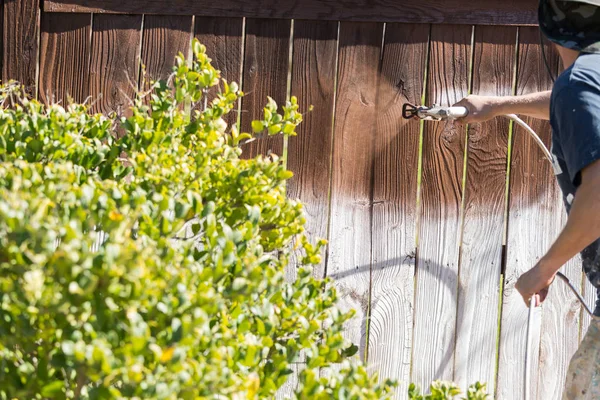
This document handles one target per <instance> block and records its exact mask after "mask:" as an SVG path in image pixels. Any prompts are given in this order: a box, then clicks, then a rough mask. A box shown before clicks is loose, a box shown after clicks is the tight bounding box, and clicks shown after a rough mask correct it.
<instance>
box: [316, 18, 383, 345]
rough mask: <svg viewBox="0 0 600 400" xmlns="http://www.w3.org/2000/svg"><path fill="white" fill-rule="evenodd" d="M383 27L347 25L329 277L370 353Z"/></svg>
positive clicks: (352, 333) (352, 330) (355, 335)
mask: <svg viewBox="0 0 600 400" xmlns="http://www.w3.org/2000/svg"><path fill="white" fill-rule="evenodd" d="M382 34H383V24H376V23H342V24H341V25H340V36H339V41H340V43H339V64H338V65H339V68H338V86H337V100H336V116H335V139H334V143H333V182H332V194H331V196H332V200H331V228H330V245H329V250H328V251H329V258H328V266H327V274H328V276H329V277H331V278H333V279H335V285H336V287H337V289H338V293H339V297H340V303H339V307H340V308H341V309H342V310H343V311H348V310H349V309H355V310H356V315H355V317H354V318H353V319H352V320H351V321H350V322H349V323H348V325H347V330H346V337H347V338H348V339H349V340H351V341H352V342H353V343H355V344H357V345H360V354H361V355H364V354H365V353H366V343H365V341H366V340H367V338H366V328H367V321H366V317H367V315H368V309H369V288H370V269H371V259H370V258H371V257H370V255H371V226H370V222H371V215H370V211H371V205H370V202H371V177H372V168H373V158H372V157H373V148H372V147H373V136H372V135H373V134H374V127H375V121H376V107H375V101H376V93H377V82H378V75H379V60H380V57H381V40H382Z"/></svg>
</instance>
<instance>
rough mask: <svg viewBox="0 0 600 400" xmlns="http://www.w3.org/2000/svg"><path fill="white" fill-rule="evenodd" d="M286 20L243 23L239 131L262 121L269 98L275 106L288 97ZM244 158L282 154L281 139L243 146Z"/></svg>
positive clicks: (282, 103)
mask: <svg viewBox="0 0 600 400" xmlns="http://www.w3.org/2000/svg"><path fill="white" fill-rule="evenodd" d="M290 24H291V21H289V20H263V19H247V20H246V47H245V52H244V78H243V81H242V90H243V91H244V93H245V96H244V98H243V99H242V115H241V130H242V131H243V132H252V126H251V124H252V120H255V119H262V118H263V108H264V106H265V104H266V103H267V96H270V97H272V98H273V100H275V101H276V102H277V104H278V105H280V106H281V105H284V104H285V101H286V97H287V78H288V64H289V52H290ZM242 150H243V152H244V157H250V158H252V157H255V156H257V155H259V154H263V155H267V154H269V153H274V154H277V155H279V156H281V155H282V154H283V136H281V135H276V136H272V137H269V136H264V137H262V138H257V140H255V141H253V142H250V143H248V144H245V145H243V146H242Z"/></svg>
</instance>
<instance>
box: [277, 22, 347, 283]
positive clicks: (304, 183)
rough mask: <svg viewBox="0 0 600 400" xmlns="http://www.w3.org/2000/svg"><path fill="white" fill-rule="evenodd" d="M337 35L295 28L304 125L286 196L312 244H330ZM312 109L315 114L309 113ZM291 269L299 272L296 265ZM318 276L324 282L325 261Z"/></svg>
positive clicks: (325, 25) (316, 26) (311, 25)
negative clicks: (299, 208) (299, 209)
mask: <svg viewBox="0 0 600 400" xmlns="http://www.w3.org/2000/svg"><path fill="white" fill-rule="evenodd" d="M337 31H338V24H337V22H332V21H323V22H320V21H296V22H295V24H294V54H293V62H292V84H291V93H292V95H294V96H297V97H298V102H299V106H300V111H302V112H304V121H303V122H302V124H301V125H300V126H299V128H298V136H296V137H293V138H290V140H289V143H288V159H287V166H288V168H289V169H290V170H291V171H292V172H294V177H293V178H292V179H291V180H290V181H289V182H288V186H287V191H288V196H289V197H291V198H298V199H300V200H301V201H302V203H303V205H304V215H305V217H306V232H307V234H308V236H309V238H310V239H311V240H312V241H315V240H317V239H320V238H327V225H328V222H329V185H330V178H331V171H330V169H331V168H330V161H331V151H332V139H333V107H334V104H335V98H334V96H335V87H334V84H335V75H336V72H337V69H336V61H337V33H338V32H337ZM311 105H312V106H314V110H313V111H312V112H309V111H308V109H309V108H310V106H311ZM291 268H293V269H295V265H291ZM290 272H292V274H289V275H293V271H290ZM314 273H315V276H317V277H323V276H324V274H325V263H324V261H323V262H322V263H321V264H320V265H319V266H318V267H316V268H315V271H314Z"/></svg>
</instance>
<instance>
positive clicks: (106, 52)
mask: <svg viewBox="0 0 600 400" xmlns="http://www.w3.org/2000/svg"><path fill="white" fill-rule="evenodd" d="M141 26H142V16H141V15H105V14H95V15H94V20H93V23H92V27H93V29H92V56H91V62H90V95H91V96H92V98H93V104H94V107H93V111H94V112H101V113H104V114H107V113H110V112H113V111H114V112H116V113H117V114H118V115H127V113H128V108H129V106H130V100H131V99H133V97H134V95H135V91H136V88H137V83H138V74H139V58H140V40H141Z"/></svg>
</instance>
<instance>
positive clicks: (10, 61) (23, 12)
mask: <svg viewBox="0 0 600 400" xmlns="http://www.w3.org/2000/svg"><path fill="white" fill-rule="evenodd" d="M3 8H4V16H3V18H4V28H3V29H4V33H3V46H4V47H3V57H4V62H3V65H2V81H4V82H6V81H8V80H11V79H14V80H16V81H18V82H20V83H21V84H22V85H23V86H24V87H25V89H26V90H27V92H28V93H29V94H30V95H36V94H37V65H38V41H39V35H40V29H39V25H40V2H39V0H7V1H5V2H4V7H3Z"/></svg>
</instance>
